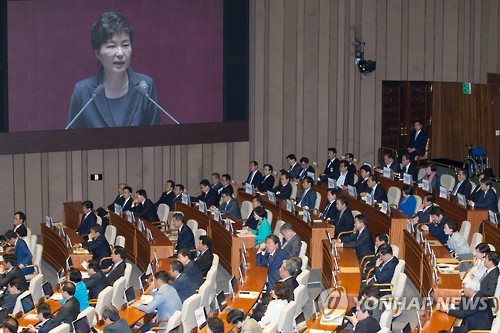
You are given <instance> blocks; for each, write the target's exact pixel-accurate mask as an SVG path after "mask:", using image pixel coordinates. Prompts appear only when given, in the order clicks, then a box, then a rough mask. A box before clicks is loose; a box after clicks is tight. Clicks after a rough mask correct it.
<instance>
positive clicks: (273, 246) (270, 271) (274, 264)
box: [256, 235, 290, 292]
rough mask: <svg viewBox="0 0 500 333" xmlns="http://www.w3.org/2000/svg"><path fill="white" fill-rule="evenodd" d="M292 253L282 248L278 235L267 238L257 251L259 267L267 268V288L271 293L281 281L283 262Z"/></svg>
mask: <svg viewBox="0 0 500 333" xmlns="http://www.w3.org/2000/svg"><path fill="white" fill-rule="evenodd" d="M289 258H290V253H288V251H285V250H283V249H282V248H281V247H280V239H279V238H278V236H276V235H269V236H267V237H266V242H265V243H262V244H260V247H259V249H258V250H257V259H256V264H257V266H267V282H266V287H267V291H268V292H269V291H270V290H272V289H273V288H274V284H275V283H276V282H277V281H278V280H279V279H280V267H281V264H282V263H283V260H285V259H289Z"/></svg>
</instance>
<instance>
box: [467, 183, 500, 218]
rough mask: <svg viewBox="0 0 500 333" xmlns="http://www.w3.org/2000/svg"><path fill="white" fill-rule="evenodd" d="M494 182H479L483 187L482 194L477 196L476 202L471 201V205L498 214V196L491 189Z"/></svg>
mask: <svg viewBox="0 0 500 333" xmlns="http://www.w3.org/2000/svg"><path fill="white" fill-rule="evenodd" d="M491 185H492V182H491V179H490V178H483V179H481V181H480V182H479V186H480V187H481V192H479V194H476V196H475V197H474V200H469V205H471V206H472V207H477V208H484V209H487V210H491V211H493V212H496V211H497V210H498V206H497V194H496V193H495V191H493V188H492V187H491Z"/></svg>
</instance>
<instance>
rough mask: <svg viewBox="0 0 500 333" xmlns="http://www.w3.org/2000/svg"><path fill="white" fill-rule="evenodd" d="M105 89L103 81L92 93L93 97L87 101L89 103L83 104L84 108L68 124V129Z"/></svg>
mask: <svg viewBox="0 0 500 333" xmlns="http://www.w3.org/2000/svg"><path fill="white" fill-rule="evenodd" d="M103 90H104V84H102V83H101V84H100V85H98V86H97V88H95V90H94V93H93V94H92V97H91V98H90V99H89V101H88V102H87V104H85V105H84V106H83V108H81V109H80V111H79V112H78V113H77V114H76V117H75V118H73V120H72V121H71V122H70V123H69V124H68V126H66V128H65V130H67V129H68V128H70V127H71V125H73V123H74V122H75V120H77V119H78V117H80V115H81V114H82V112H83V111H84V110H85V109H86V108H87V106H88V105H89V104H90V102H92V101H93V100H94V98H95V97H96V96H97V95H99V94H100V93H102V91H103Z"/></svg>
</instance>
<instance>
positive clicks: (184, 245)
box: [172, 213, 195, 251]
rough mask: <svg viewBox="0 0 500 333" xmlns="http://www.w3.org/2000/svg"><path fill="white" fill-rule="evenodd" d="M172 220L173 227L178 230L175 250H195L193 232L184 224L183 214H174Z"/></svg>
mask: <svg viewBox="0 0 500 333" xmlns="http://www.w3.org/2000/svg"><path fill="white" fill-rule="evenodd" d="M172 218H173V220H174V226H175V227H176V228H177V230H178V236H177V245H176V246H175V250H176V251H179V250H180V249H188V250H192V249H195V245H194V235H193V231H192V230H191V228H190V227H189V226H188V225H187V224H185V223H184V214H182V213H175V214H174V215H173V216H172Z"/></svg>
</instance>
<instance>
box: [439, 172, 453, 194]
mask: <svg viewBox="0 0 500 333" xmlns="http://www.w3.org/2000/svg"><path fill="white" fill-rule="evenodd" d="M439 182H440V183H441V186H444V187H446V189H447V190H448V191H449V192H451V191H453V189H454V188H455V177H453V176H452V175H449V174H444V175H441V177H440V178H439Z"/></svg>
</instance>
